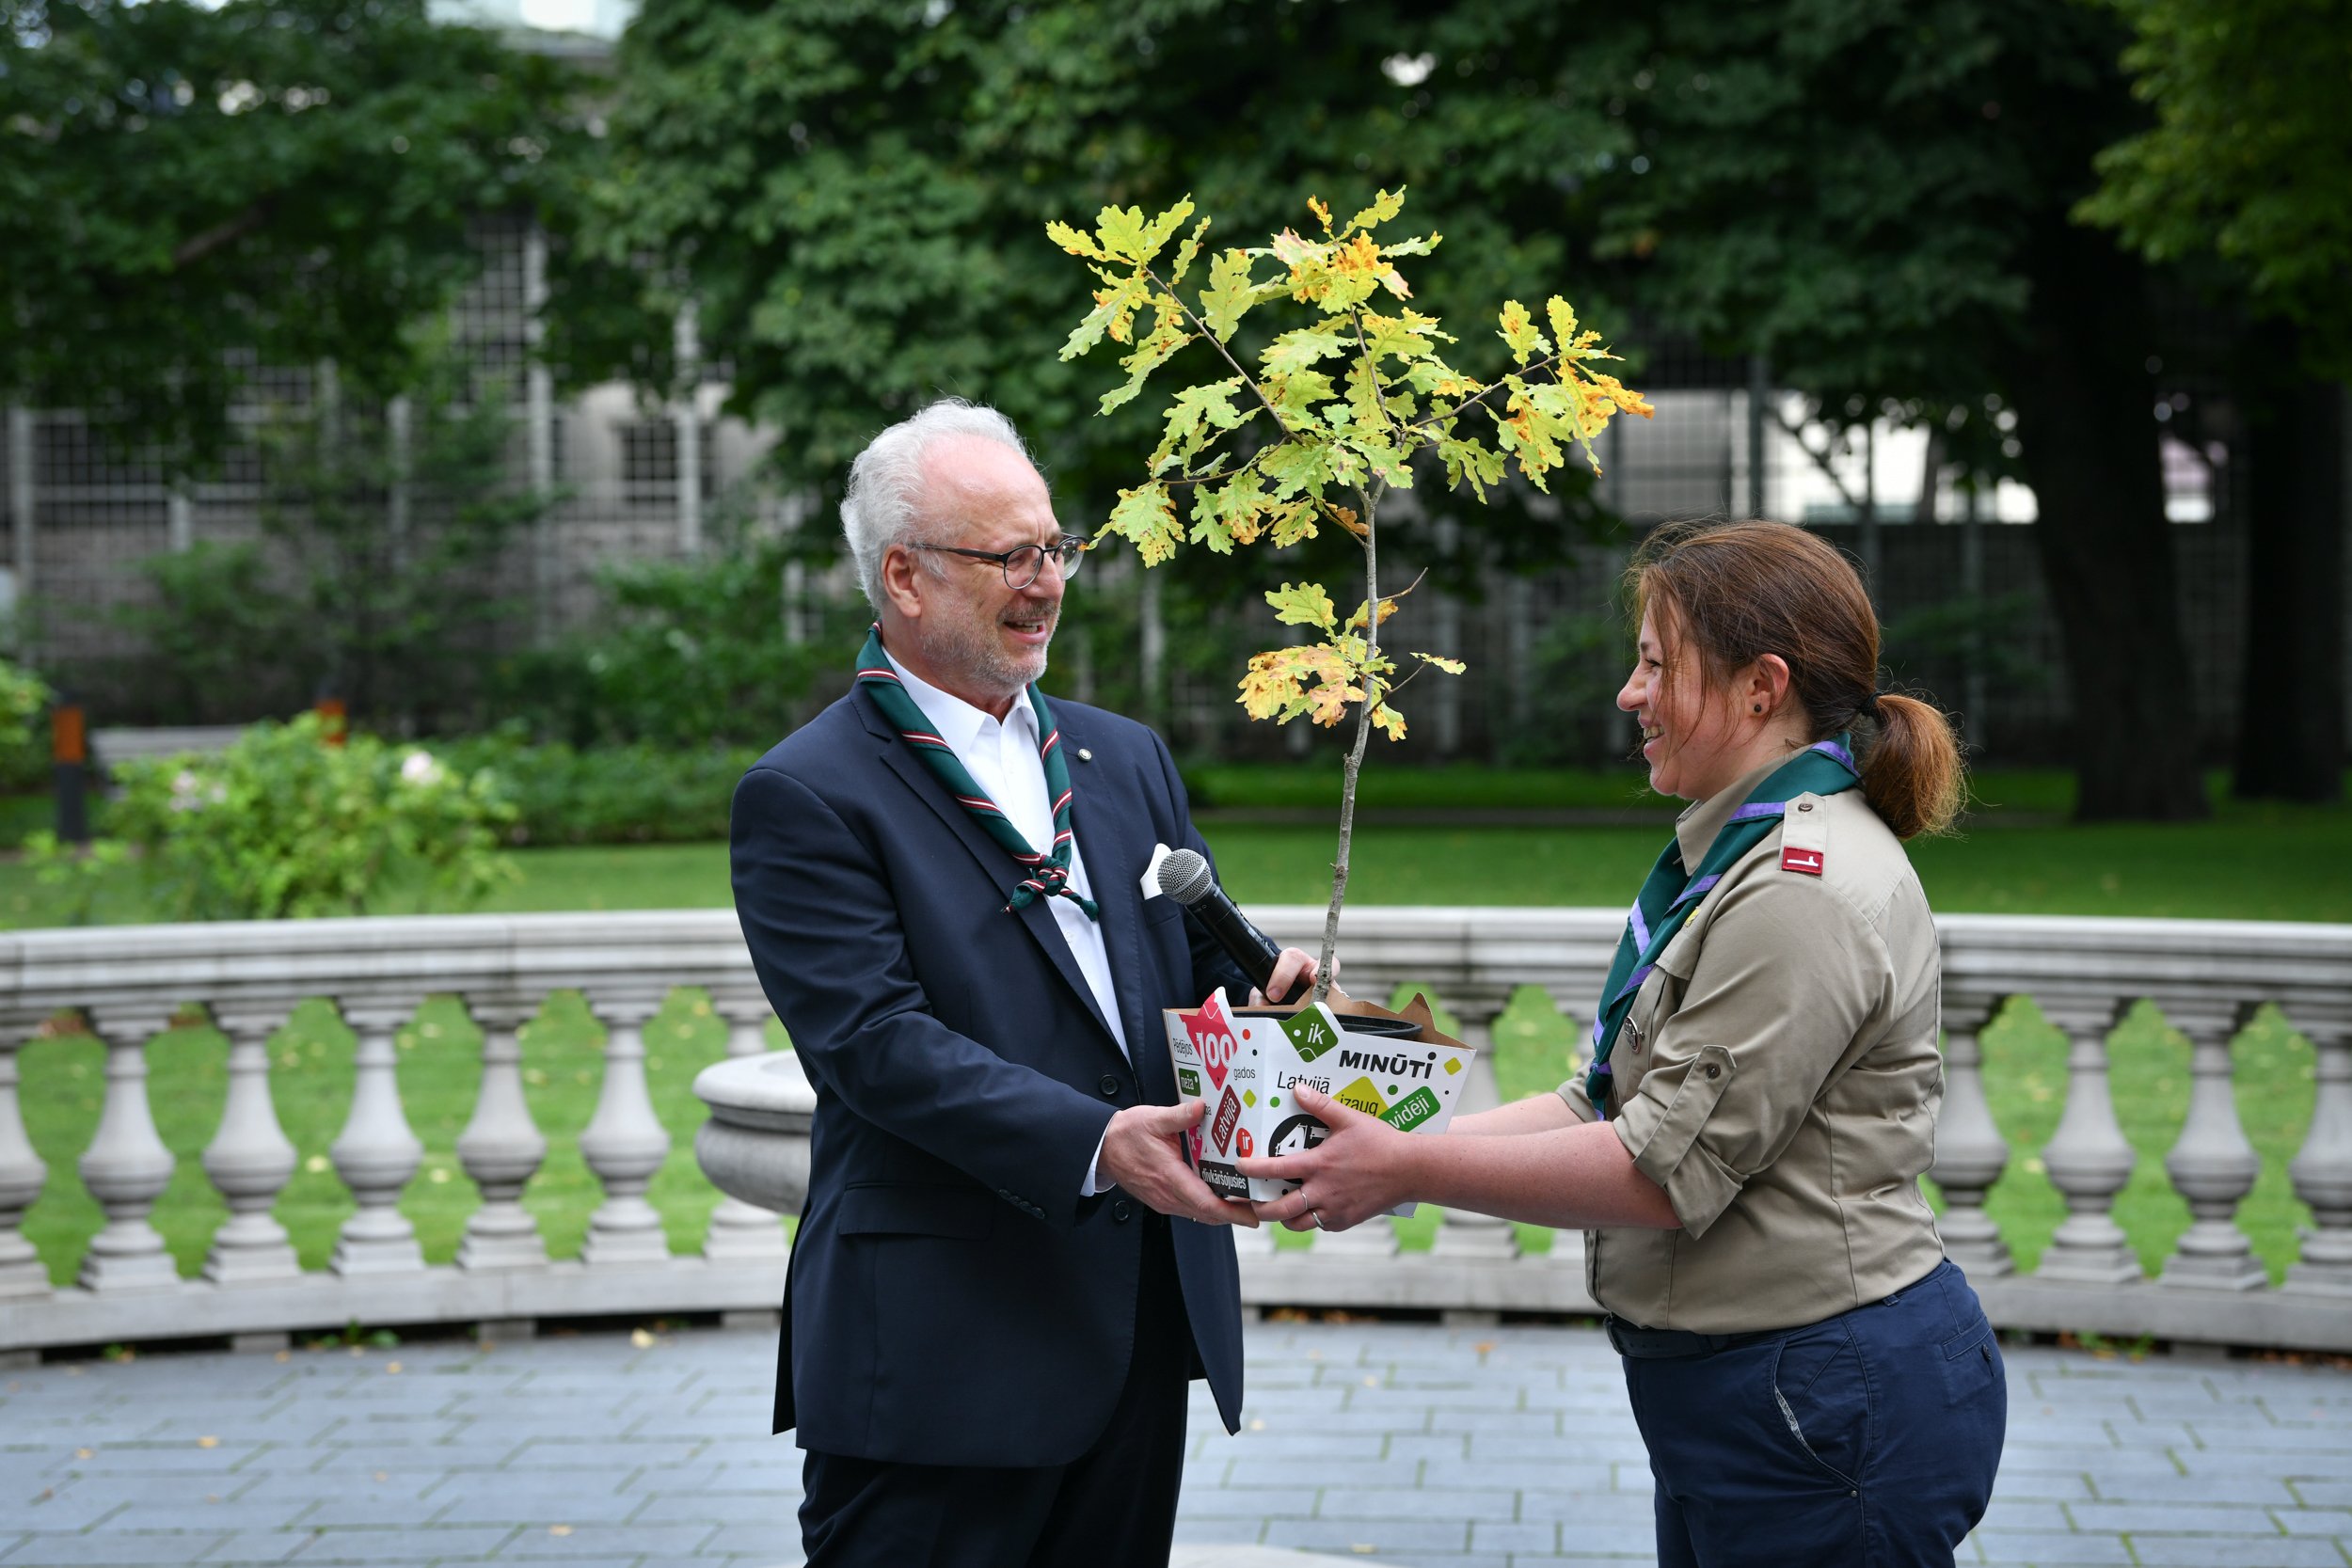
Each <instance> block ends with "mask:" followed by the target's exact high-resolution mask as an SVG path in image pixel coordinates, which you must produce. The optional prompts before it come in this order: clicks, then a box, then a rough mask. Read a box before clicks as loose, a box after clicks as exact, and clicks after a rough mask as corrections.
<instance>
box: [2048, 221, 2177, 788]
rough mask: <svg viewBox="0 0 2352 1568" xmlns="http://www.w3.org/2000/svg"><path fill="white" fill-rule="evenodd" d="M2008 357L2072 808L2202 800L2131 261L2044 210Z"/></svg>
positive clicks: (2140, 304) (2147, 338) (2145, 334)
mask: <svg viewBox="0 0 2352 1568" xmlns="http://www.w3.org/2000/svg"><path fill="white" fill-rule="evenodd" d="M2033 251H2034V255H2033V266H2032V277H2033V297H2032V301H2031V304H2030V305H2029V306H2028V308H2027V310H2026V321H2025V328H2026V339H2025V341H2024V343H2023V344H2022V345H2021V349H2020V352H2019V354H2018V355H2017V356H2016V358H2015V359H2014V361H2013V362H2012V364H2011V367H2010V369H2011V372H2012V373H2011V375H2010V388H2011V397H2012V400H2013V402H2014V403H2015V405H2016V408H2017V415H2018V436H2019V438H2020V440H2021V441H2022V442H2023V443H2024V446H2025V452H2024V457H2023V462H2024V466H2025V469H2026V480H2027V482H2028V483H2030V484H2032V486H2033V490H2034V496H2035V499H2036V502H2037V504H2038V505H2039V507H2040V521H2038V522H2037V523H2035V525H2034V543H2035V547H2036V549H2037V550H2038V551H2039V553H2040V555H2041V558H2042V580H2043V584H2044V586H2045V587H2046V588H2047V589H2048V591H2049V594H2050V607H2051V610H2053V611H2054V612H2055V614H2056V615H2057V618H2058V639H2059V643H2060V645H2061V647H2062V648H2063V649H2064V652H2065V657H2066V689H2067V695H2068V698H2069V699H2070V702H2071V705H2072V709H2073V711H2072V714H2071V716H2070V717H2071V723H2072V733H2073V736H2074V772H2075V779H2076V784H2077V794H2076V799H2075V805H2074V815H2075V816H2076V818H2077V819H2078V820H2081V821H2112V820H2118V819H2135V820H2142V821H2187V820H2191V819H2194V818H2198V817H2201V816H2205V815H2207V811H2208V807H2207V804H2206V800H2205V792H2204V788H2203V785H2202V783H2201V780H2200V779H2199V776H2198V768H2197V750H2198V748H2197V737H2198V725H2197V712H2196V705H2195V701H2194V698H2193V696H2192V693H2191V690H2190V685H2189V680H2188V657H2187V654H2186V652H2185V648H2184V646H2183V642H2182V638H2181V629H2180V599H2179V594H2178V593H2177V592H2176V587H2175V573H2174V568H2173V561H2172V529H2171V525H2170V524H2169V522H2167V521H2166V520H2165V515H2164V479H2163V473H2162V470H2161V468H2160V467H2159V463H2158V455H2157V450H2156V434H2157V430H2156V421H2155V420H2154V419H2153V417H2152V415H2151V410H2152V409H2153V407H2154V406H2155V399H2156V393H2155V385H2154V380H2153V376H2152V375H2150V373H2149V372H2148V371H2147V369H2146V363H2147V359H2148V356H2149V354H2150V351H2151V346H2152V344H2153V332H2152V330H2151V328H2150V325H2149V321H2148V311H2147V307H2146V303H2145V299H2144V295H2143V292H2142V291H2143V280H2142V276H2141V272H2140V269H2139V266H2138V265H2137V263H2136V262H2134V261H2130V260H2128V259H2126V258H2125V257H2124V256H2123V255H2122V253H2121V252H2119V251H2118V250H2117V249H2116V248H2115V246H2114V245H2113V244H2112V243H2111V242H2110V241H2109V240H2108V239H2107V238H2106V236H2105V235H2102V234H2097V233H2093V232H2091V231H2090V230H2082V229H2078V228H2075V227H2074V226H2073V225H2071V224H2067V223H2066V222H2065V221H2064V219H2063V217H2053V218H2052V219H2049V220H2046V221H2045V223H2044V226H2043V228H2042V232H2041V233H2040V234H2039V235H2038V236H2037V239H2036V242H2035V244H2034V246H2033Z"/></svg>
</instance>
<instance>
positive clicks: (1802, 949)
mask: <svg viewBox="0 0 2352 1568" xmlns="http://www.w3.org/2000/svg"><path fill="white" fill-rule="evenodd" d="M1704 938H1705V940H1704V941H1703V942H1701V943H1700V944H1699V945H1698V947H1697V956H1696V958H1695V961H1694V963H1693V965H1692V971H1691V974H1690V977H1689V980H1688V981H1687V983H1686V984H1685V985H1684V987H1683V993H1682V998H1681V1001H1680V1003H1679V1005H1678V1006H1676V1007H1675V1009H1674V1010H1673V1012H1672V1013H1671V1014H1669V1015H1668V1016H1667V1017H1666V1019H1665V1020H1664V1021H1663V1022H1661V1023H1660V1024H1659V1025H1658V1026H1657V1028H1656V1031H1655V1036H1654V1037H1653V1038H1652V1039H1651V1040H1650V1041H1649V1042H1648V1043H1649V1049H1650V1052H1651V1056H1650V1061H1649V1065H1648V1067H1647V1069H1645V1071H1644V1072H1643V1074H1642V1077H1641V1083H1640V1087H1639V1089H1638V1090H1637V1092H1636V1093H1635V1094H1634V1095H1633V1097H1632V1099H1631V1100H1630V1101H1629V1102H1628V1103H1627V1104H1626V1105H1625V1106H1624V1107H1623V1108H1622V1109H1621V1110H1620V1111H1619V1112H1618V1113H1617V1116H1616V1117H1615V1118H1614V1120H1613V1126H1614V1127H1615V1128H1616V1131H1617V1136H1618V1138H1619V1139H1620V1140H1621V1141H1622V1142H1623V1143H1624V1144H1625V1147H1626V1151H1627V1153H1629V1154H1630V1155H1631V1156H1632V1158H1633V1164H1634V1166H1635V1168H1636V1169H1638V1170H1640V1171H1641V1172H1642V1174H1643V1175H1645V1176H1646V1177H1648V1178H1649V1179H1650V1180H1653V1181H1655V1182H1657V1183H1658V1185H1659V1186H1660V1187H1661V1188H1663V1189H1664V1191H1665V1194H1666V1197H1667V1201H1668V1202H1670V1203H1671V1204H1673V1206H1674V1211H1675V1213H1676V1215H1677V1218H1679V1219H1680V1220H1681V1222H1682V1227H1683V1229H1684V1230H1685V1231H1687V1232H1688V1233H1689V1234H1691V1235H1692V1236H1703V1235H1705V1234H1706V1233H1707V1229H1708V1227H1709V1226H1711V1225H1713V1224H1714V1223H1715V1221H1716V1219H1717V1218H1718V1217H1720V1216H1721V1215H1722V1213H1723V1212H1724V1210H1725V1209H1726V1208H1728V1207H1730V1205H1731V1202H1732V1200H1733V1199H1734V1198H1736V1197H1738V1196H1740V1189H1741V1188H1742V1187H1744V1186H1745V1185H1746V1184H1747V1181H1748V1180H1749V1179H1750V1178H1751V1177H1753V1176H1754V1175H1755V1174H1756V1172H1758V1171H1760V1170H1763V1169H1765V1168H1766V1167H1768V1166H1770V1165H1771V1164H1772V1162H1773V1161H1775V1160H1777V1159H1778V1158H1779V1157H1780V1155H1781V1153H1782V1151H1783V1150H1784V1149H1786V1148H1788V1143H1789V1140H1790V1139H1791V1138H1793V1137H1794V1136H1795V1135H1796V1132H1797V1130H1798V1129H1799V1128H1800V1127H1801V1126H1803V1125H1804V1118H1805V1116H1806V1114H1807V1112H1808V1111H1809V1110H1810V1109H1811V1107H1812V1105H1813V1103H1814V1101H1815V1100H1816V1099H1817V1098H1818V1097H1819V1096H1820V1092H1821V1088H1822V1085H1824V1084H1825V1083H1827V1082H1828V1080H1829V1076H1830V1074H1831V1073H1832V1072H1833V1071H1834V1070H1835V1069H1836V1067H1837V1064H1838V1063H1839V1061H1840V1060H1842V1059H1844V1058H1845V1057H1846V1056H1847V1054H1848V1053H1849V1051H1850V1050H1851V1048H1852V1046H1853V1044H1854V1041H1855V1038H1856V1037H1857V1036H1858V1035H1859V1034H1860V1032H1861V1031H1862V1029H1863V1027H1864V1025H1865V1023H1866V1022H1867V1021H1868V1020H1869V1019H1870V1018H1871V1017H1872V1016H1873V1015H1874V1014H1879V1013H1882V1012H1883V1008H1884V1007H1885V1006H1886V1005H1887V1003H1888V1000H1889V999H1890V998H1891V996H1892V994H1893V988H1894V970H1893V965H1892V963H1891V962H1890V961H1889V959H1888V957H1887V953H1886V948H1885V944H1884V942H1882V941H1881V940H1880V937H1879V935H1878V933H1877V931H1876V930H1874V929H1873V928H1872V927H1871V925H1870V923H1869V922H1868V921H1867V920H1865V919H1864V918H1863V917H1862V914H1861V912H1860V911H1857V910H1855V909H1853V908H1852V907H1851V905H1850V904H1848V903H1847V901H1846V900H1845V898H1844V897H1843V896H1842V895H1839V894H1838V893H1837V892H1836V890H1835V889H1833V888H1831V887H1828V886H1825V885H1824V884H1823V883H1821V882H1820V881H1819V880H1818V879H1814V878H1811V877H1805V876H1799V875H1783V874H1779V873H1777V872H1776V871H1769V870H1768V871H1766V872H1764V873H1763V874H1762V875H1760V876H1756V877H1751V878H1749V879H1744V880H1743V881H1741V882H1740V884H1739V885H1738V886H1735V887H1733V888H1730V889H1728V890H1726V892H1725V893H1724V903H1723V905H1722V907H1721V908H1720V909H1718V910H1717V911H1715V912H1714V915H1713V918H1712V919H1711V920H1710V921H1709V923H1708V928H1707V930H1706V931H1705V933H1704Z"/></svg>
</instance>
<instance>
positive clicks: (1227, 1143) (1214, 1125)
mask: <svg viewBox="0 0 2352 1568" xmlns="http://www.w3.org/2000/svg"><path fill="white" fill-rule="evenodd" d="M1240 1125H1241V1099H1240V1097H1239V1096H1237V1095H1236V1094H1234V1093H1233V1091H1232V1090H1231V1089H1227V1090H1226V1091H1225V1098H1224V1100H1223V1101H1220V1102H1219V1103H1218V1105H1217V1108H1216V1120H1215V1121H1212V1122H1211V1123H1210V1124H1209V1147H1210V1148H1214V1149H1216V1151H1217V1152H1218V1153H1219V1154H1222V1153H1224V1152H1225V1151H1226V1150H1227V1149H1228V1148H1232V1143H1233V1130H1234V1129H1235V1128H1237V1127H1239V1126H1240Z"/></svg>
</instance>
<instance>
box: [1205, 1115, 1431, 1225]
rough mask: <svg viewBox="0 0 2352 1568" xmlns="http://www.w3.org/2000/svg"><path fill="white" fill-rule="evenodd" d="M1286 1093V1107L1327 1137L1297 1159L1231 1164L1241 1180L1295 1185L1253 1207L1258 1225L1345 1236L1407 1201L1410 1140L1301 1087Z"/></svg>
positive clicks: (1376, 1120) (1286, 1156)
mask: <svg viewBox="0 0 2352 1568" xmlns="http://www.w3.org/2000/svg"><path fill="white" fill-rule="evenodd" d="M1290 1094H1291V1103H1292V1104H1293V1105H1295V1106H1296V1107H1297V1108H1298V1109H1299V1110H1302V1111H1304V1112H1306V1113H1307V1114H1308V1115H1309V1116H1311V1117H1314V1118H1315V1119H1316V1120H1317V1121H1320V1122H1322V1123H1323V1124H1324V1125H1325V1126H1326V1127H1328V1128H1329V1129H1330V1130H1331V1131H1330V1132H1329V1133H1328V1134H1327V1136H1326V1137H1325V1138H1324V1140H1323V1142H1321V1143H1319V1144H1317V1145H1316V1146H1315V1147H1314V1148H1310V1149H1306V1150H1304V1151H1302V1152H1300V1153H1297V1154H1283V1155H1279V1156H1271V1157H1266V1158H1261V1159H1252V1160H1236V1161H1234V1162H1233V1164H1234V1168H1235V1169H1237V1170H1239V1171H1240V1172H1241V1173H1242V1174H1243V1175H1244V1176H1257V1177H1267V1178H1272V1179H1276V1180H1285V1181H1296V1182H1298V1183H1299V1184H1300V1185H1299V1188H1298V1190H1297V1191H1296V1192H1295V1193H1290V1194H1287V1195H1285V1196H1281V1197H1278V1198H1275V1199H1274V1200H1273V1201H1271V1202H1268V1203H1258V1204H1252V1205H1251V1207H1252V1208H1254V1209H1255V1210H1257V1212H1258V1217H1259V1218H1260V1219H1262V1220H1279V1221H1280V1222H1281V1223H1282V1224H1284V1225H1286V1226H1288V1227H1290V1228H1291V1229H1293V1230H1345V1229H1348V1228H1350V1227H1354V1226H1358V1225H1361V1224H1362V1223H1363V1222H1364V1221H1366V1220H1368V1219H1370V1218H1372V1217H1373V1216H1374V1215H1375V1214H1384V1213H1386V1212H1389V1211H1390V1210H1391V1209H1393V1208H1395V1207H1396V1206H1397V1205H1398V1204H1400V1203H1402V1202H1404V1201H1405V1200H1406V1198H1408V1197H1411V1196H1413V1192H1412V1170H1411V1156H1412V1153H1413V1149H1414V1139H1413V1136H1412V1134H1411V1133H1409V1132H1398V1131H1397V1130H1396V1129H1395V1128H1393V1127H1391V1126H1390V1125H1389V1124H1388V1123H1387V1122H1385V1121H1382V1120H1381V1119H1380V1118H1379V1117H1368V1116H1366V1115H1364V1114H1363V1113H1362V1112H1361V1111H1352V1110H1350V1109H1348V1108H1347V1107H1346V1106H1344V1105H1343V1104H1341V1103H1340V1102H1339V1101H1336V1100H1334V1099H1332V1098H1331V1097H1330V1096H1329V1095H1327V1094H1322V1093H1319V1092H1317V1091H1316V1090H1315V1089H1313V1088H1311V1087H1309V1086H1308V1085H1305V1084H1294V1085H1291V1090H1290Z"/></svg>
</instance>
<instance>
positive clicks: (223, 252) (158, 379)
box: [0, 0, 578, 465]
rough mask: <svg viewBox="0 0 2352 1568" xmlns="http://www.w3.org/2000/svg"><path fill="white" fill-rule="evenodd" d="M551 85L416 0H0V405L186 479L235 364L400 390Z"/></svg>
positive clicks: (559, 73)
mask: <svg viewBox="0 0 2352 1568" xmlns="http://www.w3.org/2000/svg"><path fill="white" fill-rule="evenodd" d="M572 90H573V88H572V81H571V77H570V73H569V72H568V71H567V70H566V69H565V68H564V67H562V66H560V65H559V64H557V63H556V62H554V61H552V60H549V59H546V58H538V57H532V56H525V55H518V54H516V53H515V52H514V51H512V50H510V49H508V48H506V47H505V46H504V45H503V44H501V42H500V41H499V40H498V39H497V38H495V37H494V36H493V35H491V34H489V33H486V32H484V31H481V30H478V29H471V28H465V27H453V26H445V25H439V24H434V23H432V22H429V21H428V20H427V19H426V16H425V8H424V4H423V0H228V3H227V4H224V5H222V6H220V7H219V8H209V7H207V6H204V5H200V4H197V3H195V0H138V3H135V4H134V3H130V0H0V255H5V256H6V257H7V258H8V262H7V265H6V267H5V268H0V399H6V400H8V401H15V402H23V403H29V404H35V405H37V406H44V407H65V408H80V409H84V410H87V411H88V412H89V413H90V414H91V416H92V417H94V418H98V419H101V420H105V421H108V422H110V423H112V424H114V425H115V426H117V428H119V429H120V430H122V431H124V432H126V433H135V434H136V436H137V437H138V438H139V439H140V440H141V441H143V442H144V441H156V442H159V443H161V444H162V445H163V446H165V447H166V448H167V451H169V452H170V453H171V454H172V456H173V459H174V461H175V462H177V463H181V464H183V465H184V464H190V463H199V462H201V461H202V460H203V459H205V458H206V457H209V456H210V455H211V454H212V453H214V452H216V451H219V450H220V449H221V448H222V447H223V446H224V445H226V443H227V441H228V437H229V430H228V424H227V413H228V408H229V406H230V402H231V400H232V397H233V395H234V390H235V388H236V385H237V384H238V382H239V380H240V379H241V378H242V376H243V375H244V374H245V373H246V372H247V371H248V370H249V369H250V367H252V366H253V365H255V364H263V365H297V366H307V365H310V364H311V363H312V362H314V361H316V360H320V359H332V360H334V361H336V363H337V364H338V365H339V366H340V367H341V368H342V375H343V380H344V383H345V385H346V386H347V387H350V388H355V389H372V390H374V391H377V392H379V393H386V394H389V392H391V391H394V390H397V389H398V388H400V387H401V386H402V385H403V384H404V383H405V381H406V380H407V379H408V377H409V375H410V373H411V372H412V369H413V362H414V354H413V342H412V340H411V339H410V337H409V336H408V329H409V328H410V326H411V325H413V324H414V323H416V322H417V321H419V320H421V319H422V318H425V317H428V316H430V315H431V314H432V313H433V312H434V311H436V310H437V309H439V308H440V307H441V305H442V304H443V303H444V302H445V301H446V300H447V299H448V298H449V297H450V295H451V294H452V293H453V291H454V290H455V289H456V288H457V287H458V286H459V285H460V284H461V283H462V282H463V281H464V280H465V279H466V278H468V277H470V276H472V274H473V273H474V271H475V270H476V268H477V265H478V258H477V254H476V252H475V250H474V248H473V247H472V246H471V245H469V242H468V237H467V230H468V226H469V224H470V223H471V222H473V221H474V220H475V219H476V218H477V217H479V216H480V215H481V214H485V213H495V212H502V211H509V210H512V209H515V208H516V207H518V206H530V205H532V204H533V203H535V202H537V201H539V200H541V199H542V198H544V197H546V196H547V195H548V194H549V193H550V191H551V189H552V186H551V183H550V171H551V169H552V167H553V166H554V165H555V164H556V163H558V162H560V161H561V160H560V158H558V157H557V156H556V155H557V154H559V153H560V152H561V151H562V150H564V148H565V146H566V145H567V144H568V142H569V141H570V139H571V138H573V137H574V136H576V135H578V133H577V132H576V131H575V130H573V129H572V128H571V124H570V121H569V119H567V115H568V110H567V109H566V107H565V104H566V102H567V99H568V98H569V95H570V94H571V92H572Z"/></svg>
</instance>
